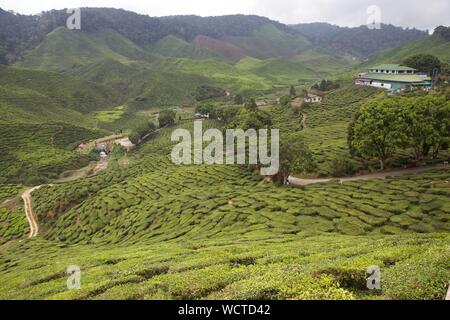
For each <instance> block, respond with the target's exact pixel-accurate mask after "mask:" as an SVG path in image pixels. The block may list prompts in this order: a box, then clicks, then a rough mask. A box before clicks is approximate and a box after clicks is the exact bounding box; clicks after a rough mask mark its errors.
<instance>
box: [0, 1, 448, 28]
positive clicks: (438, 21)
mask: <svg viewBox="0 0 450 320" xmlns="http://www.w3.org/2000/svg"><path fill="white" fill-rule="evenodd" d="M371 5H377V6H378V7H379V8H380V11H381V22H383V23H391V24H394V25H398V26H403V27H416V28H418V29H422V30H425V29H434V28H435V27H436V26H438V25H449V24H450V23H449V21H450V0H158V1H156V0H40V1H32V0H0V7H1V8H3V9H5V10H14V11H16V12H19V13H22V14H35V13H38V12H41V11H46V10H50V9H62V8H77V7H113V8H123V9H126V10H131V11H135V12H138V13H142V14H148V15H150V16H166V15H178V14H195V15H200V16H216V15H224V14H236V13H242V14H256V15H261V16H266V17H269V18H271V19H274V20H277V21H280V22H283V23H288V24H294V23H303V22H329V23H332V24H337V25H340V26H359V25H361V24H366V23H367V19H368V17H369V14H367V8H368V7H369V6H371Z"/></svg>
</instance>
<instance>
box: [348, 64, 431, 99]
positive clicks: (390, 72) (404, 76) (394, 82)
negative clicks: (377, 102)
mask: <svg viewBox="0 0 450 320" xmlns="http://www.w3.org/2000/svg"><path fill="white" fill-rule="evenodd" d="M416 71H417V70H416V69H414V68H410V67H405V66H402V65H399V64H380V65H377V66H373V67H371V68H369V72H367V73H360V74H359V75H358V77H357V78H356V79H355V84H357V85H364V86H371V87H377V88H383V89H387V90H389V91H392V92H398V91H403V90H411V89H415V88H422V89H425V90H428V89H430V88H431V86H432V82H431V78H430V77H428V76H427V75H423V74H417V73H416Z"/></svg>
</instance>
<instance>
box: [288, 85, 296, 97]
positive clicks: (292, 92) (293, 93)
mask: <svg viewBox="0 0 450 320" xmlns="http://www.w3.org/2000/svg"><path fill="white" fill-rule="evenodd" d="M289 95H290V96H291V97H296V96H297V92H296V91H295V88H294V86H291V88H290V89H289Z"/></svg>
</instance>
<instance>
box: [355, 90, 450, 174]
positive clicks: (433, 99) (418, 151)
mask: <svg viewBox="0 0 450 320" xmlns="http://www.w3.org/2000/svg"><path fill="white" fill-rule="evenodd" d="M449 139H450V102H449V101H446V99H445V97H444V96H436V95H427V96H423V97H411V98H406V97H395V98H385V99H382V100H376V101H371V102H369V103H367V104H366V105H364V106H362V107H361V109H360V110H359V112H358V113H357V114H356V115H355V116H354V119H353V121H352V123H351V124H350V126H349V130H348V143H349V148H350V153H351V155H353V156H359V157H362V158H366V159H370V158H374V157H376V158H378V160H379V161H380V167H381V169H384V168H385V165H386V160H387V159H389V158H390V157H391V156H392V155H393V154H394V152H395V151H396V150H398V149H401V150H412V151H413V156H414V158H415V159H416V160H420V159H422V158H423V157H425V156H428V155H429V153H430V151H432V157H433V158H436V157H437V155H438V153H439V151H440V150H441V149H443V148H446V147H447V146H448V144H449Z"/></svg>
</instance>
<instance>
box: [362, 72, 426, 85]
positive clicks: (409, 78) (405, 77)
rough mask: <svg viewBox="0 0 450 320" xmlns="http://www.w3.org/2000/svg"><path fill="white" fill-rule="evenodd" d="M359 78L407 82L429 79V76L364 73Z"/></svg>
mask: <svg viewBox="0 0 450 320" xmlns="http://www.w3.org/2000/svg"><path fill="white" fill-rule="evenodd" d="M360 78H362V79H368V80H380V81H390V82H407V83H416V82H425V81H431V78H430V77H424V76H420V75H417V74H407V75H401V74H382V73H366V74H364V75H361V77H360Z"/></svg>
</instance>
